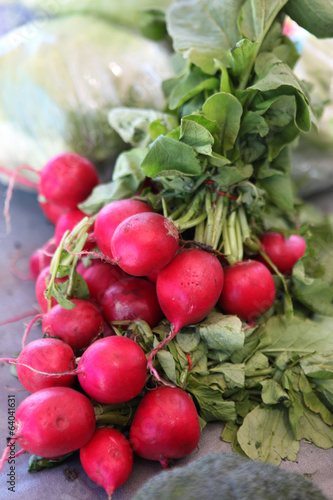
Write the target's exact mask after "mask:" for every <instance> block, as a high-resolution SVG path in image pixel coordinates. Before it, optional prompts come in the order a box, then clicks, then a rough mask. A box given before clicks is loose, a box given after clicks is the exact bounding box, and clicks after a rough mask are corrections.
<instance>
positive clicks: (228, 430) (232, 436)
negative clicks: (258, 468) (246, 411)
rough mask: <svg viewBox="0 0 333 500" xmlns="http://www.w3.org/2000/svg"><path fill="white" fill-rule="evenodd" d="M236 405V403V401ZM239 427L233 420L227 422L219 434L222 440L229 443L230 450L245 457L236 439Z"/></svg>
mask: <svg viewBox="0 0 333 500" xmlns="http://www.w3.org/2000/svg"><path fill="white" fill-rule="evenodd" d="M236 406H237V403H236ZM238 429H239V425H238V424H236V423H234V422H227V423H226V424H225V426H224V428H223V432H222V435H221V439H222V441H225V442H226V443H230V444H231V447H232V450H233V451H234V452H235V453H237V454H238V455H241V456H242V457H246V456H247V455H246V453H244V451H243V450H242V448H241V447H240V446H239V443H238V440H237V432H238Z"/></svg>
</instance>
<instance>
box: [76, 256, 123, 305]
mask: <svg viewBox="0 0 333 500" xmlns="http://www.w3.org/2000/svg"><path fill="white" fill-rule="evenodd" d="M76 270H77V272H78V273H79V274H81V276H82V277H83V279H84V280H85V282H86V283H87V286H88V288H89V294H90V297H89V300H91V301H92V302H94V304H97V305H100V304H101V301H102V298H103V295H104V293H105V292H106V290H107V289H108V288H109V287H110V286H111V285H113V283H115V282H116V281H119V280H120V279H122V278H125V277H127V276H128V275H127V274H126V273H124V271H123V270H122V269H120V267H118V266H115V265H112V264H108V263H107V262H102V261H101V260H98V259H95V260H93V261H92V263H91V265H90V266H89V267H85V266H84V265H83V263H82V262H79V264H78V265H77V268H76Z"/></svg>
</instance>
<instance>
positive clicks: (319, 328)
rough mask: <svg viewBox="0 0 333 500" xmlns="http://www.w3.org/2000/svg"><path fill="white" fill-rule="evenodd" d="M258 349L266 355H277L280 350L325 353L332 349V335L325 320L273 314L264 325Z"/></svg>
mask: <svg viewBox="0 0 333 500" xmlns="http://www.w3.org/2000/svg"><path fill="white" fill-rule="evenodd" d="M259 350H260V351H261V352H262V353H264V354H266V355H267V356H278V355H279V354H281V353H282V352H293V353H298V354H300V355H301V356H302V355H305V354H312V353H325V352H329V351H333V336H332V333H331V329H330V328H328V326H327V324H326V322H323V323H320V322H315V321H311V320H308V319H307V320H304V319H302V318H298V317H296V316H295V317H293V318H291V319H288V320H287V319H286V318H285V317H283V316H274V317H272V318H270V319H269V320H268V321H267V323H266V325H265V335H264V336H263V337H262V339H261V342H260V345H259Z"/></svg>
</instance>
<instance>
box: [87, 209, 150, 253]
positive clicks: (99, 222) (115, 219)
mask: <svg viewBox="0 0 333 500" xmlns="http://www.w3.org/2000/svg"><path fill="white" fill-rule="evenodd" d="M142 212H153V210H152V209H151V208H150V207H149V206H148V205H147V204H146V203H143V202H142V201H139V200H131V199H126V200H118V201H112V202H111V203H108V204H107V205H105V207H103V208H102V209H101V210H100V211H99V212H98V215H97V217H96V222H95V232H94V235H95V237H96V242H97V246H98V248H99V249H100V251H101V252H102V253H103V254H104V255H107V256H108V257H111V258H112V252H111V246H110V242H111V238H112V236H113V233H114V232H115V230H116V228H117V226H118V225H119V224H120V223H121V222H123V221H124V220H125V219H127V218H128V217H131V215H135V214H139V213H142Z"/></svg>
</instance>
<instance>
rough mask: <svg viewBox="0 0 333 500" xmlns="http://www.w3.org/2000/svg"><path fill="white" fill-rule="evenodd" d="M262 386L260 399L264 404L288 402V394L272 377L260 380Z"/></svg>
mask: <svg viewBox="0 0 333 500" xmlns="http://www.w3.org/2000/svg"><path fill="white" fill-rule="evenodd" d="M260 385H261V387H262V391H261V399H262V400H263V403H265V404H266V405H276V404H284V405H286V403H288V402H289V396H288V394H287V392H286V391H284V390H283V389H282V387H281V385H280V384H279V383H278V382H277V381H276V380H273V379H269V380H263V381H262V382H260Z"/></svg>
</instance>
